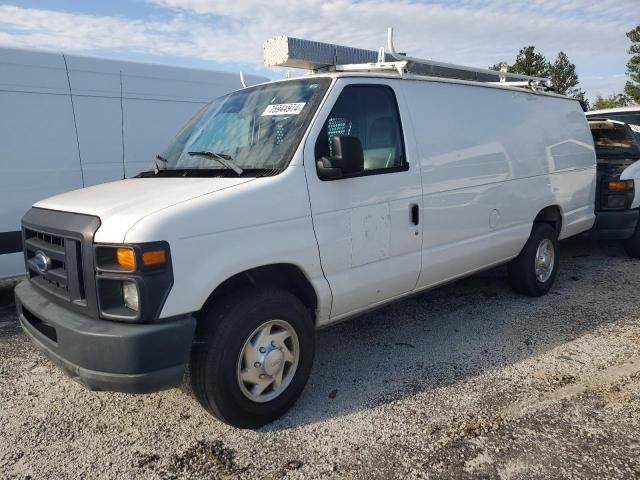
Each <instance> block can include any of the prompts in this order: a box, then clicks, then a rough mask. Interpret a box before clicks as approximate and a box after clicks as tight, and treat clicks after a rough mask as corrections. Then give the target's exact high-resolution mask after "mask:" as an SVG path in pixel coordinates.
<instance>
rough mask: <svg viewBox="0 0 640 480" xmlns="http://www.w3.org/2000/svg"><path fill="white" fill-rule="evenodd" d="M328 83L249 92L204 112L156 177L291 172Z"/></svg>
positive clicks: (161, 159)
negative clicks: (292, 160)
mask: <svg viewBox="0 0 640 480" xmlns="http://www.w3.org/2000/svg"><path fill="white" fill-rule="evenodd" d="M330 83H331V80H330V79H329V78H314V79H298V80H290V81H286V82H281V83H275V84H267V85H261V86H256V87H250V88H246V89H243V90H238V91H237V92H234V93H231V94H229V95H226V96H224V97H220V98H218V99H216V100H214V101H213V102H211V103H210V104H209V105H208V106H207V107H205V108H203V109H202V110H201V111H200V113H198V114H197V115H196V116H195V117H194V118H193V119H191V121H190V122H189V123H188V124H187V125H186V126H185V127H184V128H183V129H182V130H181V131H180V133H178V135H177V136H176V137H175V138H174V139H173V141H172V142H171V143H170V144H169V146H167V148H165V149H164V151H163V152H162V153H161V154H160V155H158V157H157V158H158V161H157V167H158V172H157V173H158V174H162V173H166V174H169V173H170V172H172V171H174V172H189V171H197V172H198V173H201V174H202V173H205V172H206V174H212V175H225V176H236V175H251V174H254V175H256V174H260V175H264V174H276V173H278V172H280V171H282V170H283V169H285V168H286V167H287V165H288V164H289V162H290V160H291V157H292V156H293V153H294V152H295V149H296V147H297V146H298V144H299V142H300V139H301V138H302V135H303V133H304V131H305V129H306V128H307V126H308V125H309V122H310V120H311V118H312V117H313V114H314V112H315V111H316V109H317V108H318V105H319V104H320V101H321V100H322V98H323V97H324V94H325V93H326V91H327V88H328V87H329V84H330Z"/></svg>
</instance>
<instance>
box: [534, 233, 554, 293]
mask: <svg viewBox="0 0 640 480" xmlns="http://www.w3.org/2000/svg"><path fill="white" fill-rule="evenodd" d="M554 263H555V247H554V246H553V242H552V241H551V240H549V239H548V238H544V239H543V240H542V241H541V242H540V243H539V244H538V249H537V250H536V258H535V271H536V278H537V279H538V281H540V282H542V283H544V282H546V281H547V280H549V277H551V273H553V266H554Z"/></svg>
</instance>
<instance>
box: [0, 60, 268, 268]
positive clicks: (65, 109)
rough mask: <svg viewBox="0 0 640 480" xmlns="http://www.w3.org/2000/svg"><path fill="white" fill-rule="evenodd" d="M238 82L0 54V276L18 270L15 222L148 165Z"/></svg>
mask: <svg viewBox="0 0 640 480" xmlns="http://www.w3.org/2000/svg"><path fill="white" fill-rule="evenodd" d="M265 80H266V78H264V77H256V76H251V77H247V81H248V82H250V83H258V82H263V81H265ZM239 85H240V80H239V78H238V75H237V74H234V73H230V72H218V71H207V70H198V69H192V68H180V67H171V66H166V65H155V64H151V63H136V62H124V61H118V60H109V59H102V58H91V57H83V56H78V55H67V54H62V53H52V52H43V51H33V50H21V49H13V48H0V171H1V172H2V174H1V175H0V205H2V208H0V278H3V277H9V276H14V275H18V274H22V273H24V271H25V270H24V261H23V255H22V234H21V232H20V219H21V218H22V216H23V215H24V213H25V212H26V211H27V210H28V209H29V207H31V205H33V203H35V202H36V201H38V200H40V199H42V198H45V197H49V196H51V195H55V194H58V193H62V192H66V191H69V190H75V189H77V188H81V187H86V186H90V185H96V184H98V183H103V182H107V181H112V180H118V179H123V178H125V177H131V176H133V175H136V174H138V173H139V172H141V171H143V170H146V169H148V168H149V165H151V164H152V163H153V157H154V156H155V155H156V153H158V149H160V148H162V144H163V143H164V142H166V139H167V138H171V137H172V136H173V134H174V133H175V132H176V130H178V129H179V128H180V127H181V126H182V125H184V123H185V122H186V121H187V120H188V119H189V118H191V117H192V116H193V115H194V114H195V113H196V112H197V111H198V110H200V109H201V108H202V107H203V106H204V105H206V104H207V103H208V102H210V101H211V100H212V99H214V98H216V97H219V96H221V95H224V94H226V93H229V92H231V91H233V90H236V89H237V88H238V87H239Z"/></svg>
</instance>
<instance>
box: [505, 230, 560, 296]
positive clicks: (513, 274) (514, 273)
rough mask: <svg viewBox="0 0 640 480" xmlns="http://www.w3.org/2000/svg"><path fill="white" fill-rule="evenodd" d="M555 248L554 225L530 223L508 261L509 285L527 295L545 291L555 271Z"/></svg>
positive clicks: (553, 277)
mask: <svg viewBox="0 0 640 480" xmlns="http://www.w3.org/2000/svg"><path fill="white" fill-rule="evenodd" d="M559 251H560V249H559V244H558V236H557V234H556V231H555V229H554V228H553V227H552V226H551V225H549V224H548V223H534V224H533V228H532V230H531V235H530V236H529V240H527V243H526V244H525V246H524V248H523V249H522V251H521V252H520V255H518V256H517V257H516V258H515V259H513V260H511V262H509V264H508V272H509V283H510V284H511V288H513V289H514V290H515V291H516V292H518V293H521V294H523V295H528V296H530V297H540V296H542V295H544V294H545V293H547V292H548V291H549V289H550V288H551V286H552V285H553V282H554V281H555V279H556V275H557V273H558V259H559Z"/></svg>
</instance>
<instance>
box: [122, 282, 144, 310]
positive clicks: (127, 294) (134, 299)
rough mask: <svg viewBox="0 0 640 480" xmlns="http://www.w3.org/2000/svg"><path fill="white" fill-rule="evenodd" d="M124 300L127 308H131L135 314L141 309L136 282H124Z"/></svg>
mask: <svg viewBox="0 0 640 480" xmlns="http://www.w3.org/2000/svg"><path fill="white" fill-rule="evenodd" d="M122 298H123V300H124V306H125V307H127V308H130V309H131V310H133V311H134V312H137V311H138V310H139V309H140V305H139V303H138V286H137V285H136V284H135V282H128V281H126V282H122Z"/></svg>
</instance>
